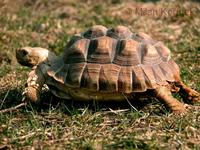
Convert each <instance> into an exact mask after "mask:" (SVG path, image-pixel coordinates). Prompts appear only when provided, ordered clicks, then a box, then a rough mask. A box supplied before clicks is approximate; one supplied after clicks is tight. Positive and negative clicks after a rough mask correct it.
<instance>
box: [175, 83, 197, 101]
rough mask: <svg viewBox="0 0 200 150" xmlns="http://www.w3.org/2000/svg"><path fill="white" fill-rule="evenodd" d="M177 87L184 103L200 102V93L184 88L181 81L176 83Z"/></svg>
mask: <svg viewBox="0 0 200 150" xmlns="http://www.w3.org/2000/svg"><path fill="white" fill-rule="evenodd" d="M177 86H178V87H180V91H179V92H180V95H181V96H182V97H183V98H184V99H185V101H187V102H190V103H191V102H192V103H195V102H200V93H198V92H197V91H195V90H193V89H191V88H190V87H188V86H186V85H185V84H184V83H183V82H181V81H180V82H178V83H177Z"/></svg>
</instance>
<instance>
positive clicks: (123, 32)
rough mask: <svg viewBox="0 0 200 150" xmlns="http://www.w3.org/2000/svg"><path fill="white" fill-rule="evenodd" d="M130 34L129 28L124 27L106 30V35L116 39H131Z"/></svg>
mask: <svg viewBox="0 0 200 150" xmlns="http://www.w3.org/2000/svg"><path fill="white" fill-rule="evenodd" d="M132 34H133V33H132V32H131V30H130V29H129V28H127V27H125V26H117V27H115V28H111V29H110V30H108V32H107V35H108V36H110V37H113V38H117V39H130V38H131V37H132Z"/></svg>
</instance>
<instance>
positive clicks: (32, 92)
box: [23, 67, 45, 102]
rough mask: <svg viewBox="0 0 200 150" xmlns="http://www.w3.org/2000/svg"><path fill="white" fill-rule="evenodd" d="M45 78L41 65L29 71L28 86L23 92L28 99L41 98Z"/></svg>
mask: <svg viewBox="0 0 200 150" xmlns="http://www.w3.org/2000/svg"><path fill="white" fill-rule="evenodd" d="M44 82H45V78H44V75H43V73H42V71H41V69H40V67H34V68H33V70H32V71H31V72H30V73H29V77H28V80H27V85H26V88H25V90H24V92H23V95H24V96H25V98H26V99H25V100H26V101H31V102H37V101H39V100H40V92H41V90H42V87H43V85H44Z"/></svg>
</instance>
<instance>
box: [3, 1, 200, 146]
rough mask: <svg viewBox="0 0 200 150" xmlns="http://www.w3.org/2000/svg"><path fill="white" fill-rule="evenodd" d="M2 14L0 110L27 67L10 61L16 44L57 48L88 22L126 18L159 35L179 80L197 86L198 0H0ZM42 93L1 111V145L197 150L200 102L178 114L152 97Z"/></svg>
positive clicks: (11, 101)
mask: <svg viewBox="0 0 200 150" xmlns="http://www.w3.org/2000/svg"><path fill="white" fill-rule="evenodd" d="M0 13H1V15H0V109H1V110H3V109H6V108H10V107H13V106H16V105H18V104H20V103H21V99H22V95H21V93H22V91H23V89H24V85H25V82H26V79H27V73H28V72H29V71H30V69H29V68H26V67H22V66H20V65H19V64H18V63H17V62H16V59H15V50H16V49H17V48H19V47H21V46H27V45H28V46H40V47H44V48H48V49H50V50H51V51H54V52H55V53H56V54H61V52H62V50H63V48H64V46H65V45H66V43H67V41H69V38H70V36H72V35H73V34H74V33H78V32H80V31H83V30H85V29H87V28H88V27H90V26H91V25H94V24H102V25H105V26H107V27H112V26H116V25H119V24H120V25H126V26H128V27H130V28H131V29H132V31H135V32H140V31H142V32H146V33H147V34H149V35H151V36H152V37H154V39H157V40H159V41H163V42H164V43H165V44H166V45H167V46H168V47H169V48H170V50H171V51H172V57H173V58H174V60H175V61H176V62H177V63H178V64H179V66H180V68H181V77H182V79H183V81H184V82H185V83H186V84H187V85H189V86H190V87H192V88H193V89H196V90H197V91H200V3H199V1H198V0H196V1H195V0H194V1H192V0H191V1H186V0H185V1H184V0H177V1H173V0H170V1H168V2H165V1H164V0H163V1H160V0H154V1H150V0H149V1H147V0H136V1H130V0H123V1H122V0H108V1H107V0H105V1H103V0H97V1H95V2H94V1H91V0H15V1H13V0H2V1H1V2H0ZM174 96H176V97H177V98H179V99H180V100H181V98H180V97H179V96H178V95H174ZM42 97H43V102H41V103H40V104H38V105H37V104H36V105H34V104H29V105H28V106H26V107H22V108H19V109H17V110H16V111H12V112H8V113H0V149H1V148H5V149H6V148H8V149H13V148H14V149H17V148H19V149H31V148H32V149H200V124H199V122H200V111H199V108H200V106H199V104H195V105H191V109H190V110H189V111H188V112H187V113H186V114H184V115H178V116H177V115H173V114H171V113H170V112H169V111H168V110H167V109H165V107H164V106H163V104H160V103H159V102H158V101H156V100H154V99H148V100H147V101H144V102H136V104H135V103H134V102H133V103H132V105H130V104H129V103H128V102H124V103H123V104H114V105H113V104H104V103H103V104H99V103H95V102H94V103H92V104H91V103H81V102H73V101H67V102H66V101H65V100H60V99H58V98H56V97H54V96H53V95H52V94H51V93H50V92H48V91H47V92H44V93H43V94H42Z"/></svg>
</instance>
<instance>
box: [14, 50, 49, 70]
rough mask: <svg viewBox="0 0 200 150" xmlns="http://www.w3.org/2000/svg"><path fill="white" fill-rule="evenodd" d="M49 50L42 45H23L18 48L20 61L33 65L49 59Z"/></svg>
mask: <svg viewBox="0 0 200 150" xmlns="http://www.w3.org/2000/svg"><path fill="white" fill-rule="evenodd" d="M48 56H49V50H47V49H44V48H40V47H22V48H19V49H17V50H16V58H17V61H18V63H20V64H21V65H23V66H28V67H33V66H36V65H37V64H39V63H41V62H43V61H45V60H47V59H48Z"/></svg>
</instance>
